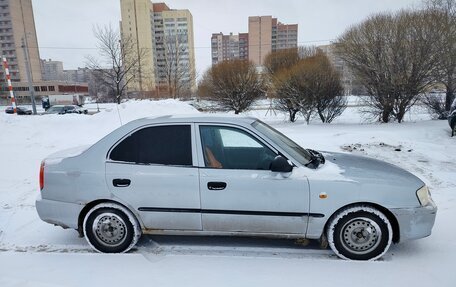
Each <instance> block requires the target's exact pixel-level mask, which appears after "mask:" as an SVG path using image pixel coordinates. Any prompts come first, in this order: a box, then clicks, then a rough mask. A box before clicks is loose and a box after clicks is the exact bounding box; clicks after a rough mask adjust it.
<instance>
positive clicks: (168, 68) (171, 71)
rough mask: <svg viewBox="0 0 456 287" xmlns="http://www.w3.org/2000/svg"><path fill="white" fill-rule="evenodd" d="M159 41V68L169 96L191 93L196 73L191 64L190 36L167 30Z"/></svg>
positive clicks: (174, 96)
mask: <svg viewBox="0 0 456 287" xmlns="http://www.w3.org/2000/svg"><path fill="white" fill-rule="evenodd" d="M159 41H160V42H159V43H157V45H158V46H160V48H158V49H157V52H158V53H157V58H156V61H157V68H158V69H159V70H160V71H161V73H159V74H160V75H163V78H161V79H159V81H160V82H165V83H166V88H167V90H168V96H169V97H172V98H176V97H178V96H185V95H189V94H190V90H191V88H192V82H193V78H194V77H195V75H193V73H194V71H193V70H192V67H191V65H190V58H189V57H190V52H189V43H188V37H187V35H185V34H182V33H178V32H175V31H167V32H166V33H165V34H164V36H163V37H162V38H161V39H160V40H159Z"/></svg>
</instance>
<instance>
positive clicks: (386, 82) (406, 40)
mask: <svg viewBox="0 0 456 287" xmlns="http://www.w3.org/2000/svg"><path fill="white" fill-rule="evenodd" d="M434 17H435V15H434V14H433V13H432V12H430V11H401V12H399V13H397V14H378V15H374V16H371V17H369V18H368V19H367V20H366V21H364V22H363V23H361V24H360V25H357V26H355V27H352V28H350V29H349V30H348V31H346V32H345V33H344V34H343V35H342V36H341V37H340V38H339V39H338V41H337V43H336V53H337V54H338V55H339V56H340V57H341V58H342V59H343V60H344V61H346V62H347V64H348V65H349V66H350V68H351V69H352V71H354V73H355V75H356V76H357V77H358V79H359V80H360V82H361V83H362V84H363V85H364V87H365V88H366V91H367V93H368V97H367V101H366V104H367V105H368V107H369V108H370V110H369V112H371V113H373V114H374V115H376V116H378V117H379V119H380V121H382V122H389V121H390V120H391V119H392V118H394V119H396V120H397V121H398V122H402V120H403V118H404V115H405V113H406V112H407V111H408V110H409V109H410V108H411V107H412V106H413V105H414V104H415V103H416V101H417V100H418V95H420V94H422V93H424V92H425V90H426V89H427V88H428V87H429V86H430V85H431V84H432V82H433V77H432V75H433V74H434V73H435V71H436V69H437V68H438V63H439V62H438V57H439V55H438V45H436V42H437V33H436V28H437V26H436V24H435V22H434V21H433V19H434Z"/></svg>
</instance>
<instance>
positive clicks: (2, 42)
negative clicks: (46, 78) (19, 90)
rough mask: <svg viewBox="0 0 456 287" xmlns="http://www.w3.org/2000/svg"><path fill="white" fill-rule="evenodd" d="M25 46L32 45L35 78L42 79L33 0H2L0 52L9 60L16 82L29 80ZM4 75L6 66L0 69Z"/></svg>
mask: <svg viewBox="0 0 456 287" xmlns="http://www.w3.org/2000/svg"><path fill="white" fill-rule="evenodd" d="M23 45H25V46H27V47H28V56H29V66H30V71H31V77H32V81H34V82H35V81H41V80H42V76H41V61H40V54H39V51H38V40H37V37H36V30H35V20H34V16H33V9H32V0H0V52H1V53H0V54H1V55H2V56H5V57H6V59H7V60H8V64H9V69H10V74H11V81H12V82H13V85H14V82H26V81H27V70H26V61H25V55H24V49H23V48H22V46H23ZM0 77H1V78H2V79H4V77H5V75H4V71H3V69H0Z"/></svg>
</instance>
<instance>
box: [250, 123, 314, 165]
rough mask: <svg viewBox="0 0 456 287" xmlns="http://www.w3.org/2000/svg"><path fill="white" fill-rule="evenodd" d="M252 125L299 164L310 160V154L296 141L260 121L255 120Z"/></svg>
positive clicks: (304, 163)
mask: <svg viewBox="0 0 456 287" xmlns="http://www.w3.org/2000/svg"><path fill="white" fill-rule="evenodd" d="M252 126H253V127H254V128H255V129H256V130H258V131H259V132H261V133H262V134H264V135H265V136H267V137H268V138H269V139H270V140H271V141H273V142H274V143H275V144H276V145H278V146H280V147H281V148H282V149H283V150H284V151H285V152H286V153H288V154H289V155H291V156H292V157H293V158H294V159H296V160H297V161H298V162H299V163H300V164H302V165H306V164H308V163H309V162H310V161H311V160H312V156H311V155H310V153H309V152H308V151H307V150H306V149H305V148H303V147H302V146H300V145H298V144H297V143H295V142H294V141H292V140H291V139H289V138H287V137H286V136H285V135H283V134H282V133H281V132H279V131H277V130H276V129H274V128H272V127H270V126H268V125H267V124H265V123H263V122H262V121H255V122H254V123H253V124H252Z"/></svg>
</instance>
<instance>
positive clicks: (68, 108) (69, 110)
mask: <svg viewBox="0 0 456 287" xmlns="http://www.w3.org/2000/svg"><path fill="white" fill-rule="evenodd" d="M45 114H59V115H64V114H87V109H83V108H81V107H79V106H76V105H55V106H51V107H50V108H49V109H48V110H47V111H46V112H45Z"/></svg>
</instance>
